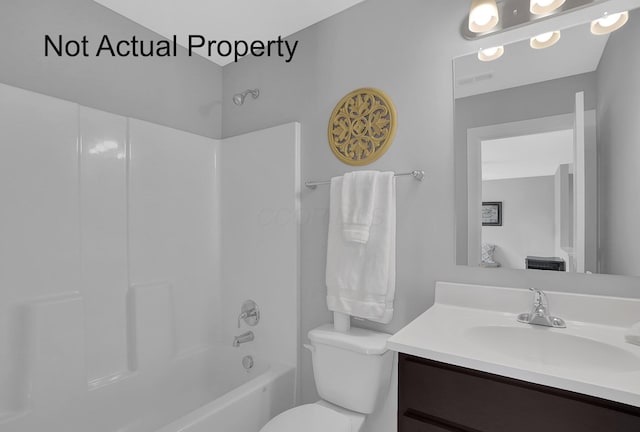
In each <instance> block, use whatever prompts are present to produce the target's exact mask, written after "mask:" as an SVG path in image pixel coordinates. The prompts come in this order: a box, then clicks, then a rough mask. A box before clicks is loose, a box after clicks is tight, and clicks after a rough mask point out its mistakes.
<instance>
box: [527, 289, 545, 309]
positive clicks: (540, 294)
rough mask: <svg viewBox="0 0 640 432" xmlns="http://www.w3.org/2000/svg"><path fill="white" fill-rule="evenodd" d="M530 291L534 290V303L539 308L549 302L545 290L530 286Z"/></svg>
mask: <svg viewBox="0 0 640 432" xmlns="http://www.w3.org/2000/svg"><path fill="white" fill-rule="evenodd" d="M529 291H531V292H533V296H534V297H533V305H534V307H536V308H538V307H540V306H542V307H544V306H546V305H547V304H548V302H547V296H546V294H545V293H544V291H542V290H539V289H535V288H529Z"/></svg>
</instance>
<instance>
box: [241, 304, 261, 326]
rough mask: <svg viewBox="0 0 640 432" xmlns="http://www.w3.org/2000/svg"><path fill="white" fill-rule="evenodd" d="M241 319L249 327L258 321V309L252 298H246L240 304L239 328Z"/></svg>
mask: <svg viewBox="0 0 640 432" xmlns="http://www.w3.org/2000/svg"><path fill="white" fill-rule="evenodd" d="M242 321H244V322H246V323H247V324H248V325H250V326H251V327H253V326H255V325H257V324H258V322H259V321H260V309H258V305H257V304H256V302H254V301H253V300H247V301H245V302H244V303H243V304H242V308H241V309H240V315H238V328H240V325H241V324H242Z"/></svg>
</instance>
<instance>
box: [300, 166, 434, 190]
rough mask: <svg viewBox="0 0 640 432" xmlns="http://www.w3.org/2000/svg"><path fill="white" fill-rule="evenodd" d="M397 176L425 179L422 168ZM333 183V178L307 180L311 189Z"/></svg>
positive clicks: (306, 184)
mask: <svg viewBox="0 0 640 432" xmlns="http://www.w3.org/2000/svg"><path fill="white" fill-rule="evenodd" d="M395 176H396V177H405V176H411V177H413V178H414V179H416V180H418V181H422V179H424V171H422V170H414V171H411V172H408V173H398V174H396V175H395ZM328 184H331V180H325V181H308V182H305V184H304V185H305V186H306V187H308V188H309V189H315V188H317V187H318V186H324V185H328Z"/></svg>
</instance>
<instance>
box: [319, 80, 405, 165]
mask: <svg viewBox="0 0 640 432" xmlns="http://www.w3.org/2000/svg"><path fill="white" fill-rule="evenodd" d="M396 117H397V115H396V108H395V106H394V105H393V102H392V101H391V99H390V98H389V96H387V95H386V94H385V93H384V92H382V91H380V90H377V89H374V88H361V89H358V90H354V91H352V92H351V93H349V94H348V95H346V96H345V97H343V98H342V100H341V101H340V102H338V105H336V107H335V109H334V110H333V113H332V114H331V118H330V119H329V146H330V147H331V150H332V151H333V153H334V154H335V155H336V157H337V158H338V159H340V160H341V161H342V162H344V163H346V164H349V165H367V164H370V163H372V162H373V161H375V160H377V159H378V158H380V157H381V156H382V155H383V154H384V152H386V151H387V149H388V148H389V147H390V146H391V143H392V142H393V138H394V137H395V134H396Z"/></svg>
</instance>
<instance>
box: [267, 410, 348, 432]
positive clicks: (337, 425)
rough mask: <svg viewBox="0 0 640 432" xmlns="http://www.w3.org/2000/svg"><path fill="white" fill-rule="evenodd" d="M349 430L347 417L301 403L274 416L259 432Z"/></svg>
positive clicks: (342, 431)
mask: <svg viewBox="0 0 640 432" xmlns="http://www.w3.org/2000/svg"><path fill="white" fill-rule="evenodd" d="M300 431H304V432H328V431H330V432H351V421H350V420H349V418H348V417H346V416H344V415H342V414H340V413H338V412H336V411H334V410H332V409H329V408H326V407H323V406H321V405H318V404H309V405H301V406H299V407H296V408H293V409H290V410H288V411H285V412H283V413H282V414H280V415H278V416H276V417H274V418H273V419H272V420H271V421H270V422H269V423H267V424H266V425H265V427H263V428H262V429H260V432H300Z"/></svg>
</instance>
